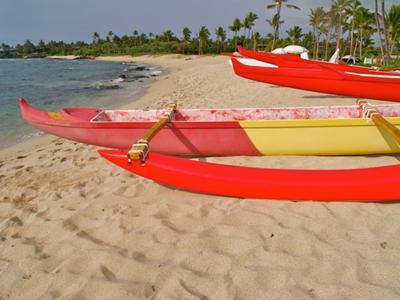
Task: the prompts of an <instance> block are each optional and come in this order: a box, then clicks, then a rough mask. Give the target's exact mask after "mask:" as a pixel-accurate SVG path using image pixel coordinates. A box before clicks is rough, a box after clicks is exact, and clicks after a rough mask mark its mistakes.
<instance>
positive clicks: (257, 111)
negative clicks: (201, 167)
mask: <svg viewBox="0 0 400 300" xmlns="http://www.w3.org/2000/svg"><path fill="white" fill-rule="evenodd" d="M374 107H376V109H377V110H378V111H379V112H381V113H382V114H383V115H384V116H385V117H399V116H400V104H399V105H396V104H395V105H393V104H391V105H376V106H374ZM165 111H166V110H104V111H101V112H100V113H99V114H97V115H96V116H95V117H94V118H93V119H92V120H91V122H92V123H99V122H154V121H157V120H158V119H160V118H161V116H162V115H163V113H164V112H165ZM363 117H364V116H363V111H362V109H361V108H360V107H359V106H356V105H354V106H319V107H293V108H239V109H182V110H178V111H177V112H176V113H175V115H174V120H175V121H183V122H201V121H205V122H210V121H216V122H218V121H256V120H317V119H351V118H363Z"/></svg>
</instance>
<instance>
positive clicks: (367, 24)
mask: <svg viewBox="0 0 400 300" xmlns="http://www.w3.org/2000/svg"><path fill="white" fill-rule="evenodd" d="M374 21H375V18H374V14H373V13H372V12H371V11H370V10H369V9H367V8H365V7H360V8H358V9H357V11H356V13H355V15H354V24H355V27H356V28H357V30H358V34H357V36H358V41H357V44H358V45H359V49H360V52H359V54H360V58H362V57H363V48H364V47H365V46H366V43H365V41H366V38H367V39H368V38H369V36H370V35H371V33H372V30H373V28H372V26H371V25H372V24H374ZM356 49H357V45H356V47H355V49H354V50H356ZM351 54H353V53H351ZM353 55H355V51H354V54H353Z"/></svg>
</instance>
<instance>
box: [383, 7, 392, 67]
mask: <svg viewBox="0 0 400 300" xmlns="http://www.w3.org/2000/svg"><path fill="white" fill-rule="evenodd" d="M381 10H382V27H383V35H384V37H385V51H386V53H385V54H386V59H385V61H386V63H387V64H389V63H390V52H389V33H388V30H387V26H386V10H385V0H381Z"/></svg>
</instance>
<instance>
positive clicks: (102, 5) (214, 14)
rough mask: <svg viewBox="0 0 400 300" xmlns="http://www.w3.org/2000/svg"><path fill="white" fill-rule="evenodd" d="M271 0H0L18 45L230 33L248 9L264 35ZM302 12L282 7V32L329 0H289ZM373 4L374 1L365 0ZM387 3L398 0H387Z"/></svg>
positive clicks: (8, 35) (8, 39) (1, 14)
mask: <svg viewBox="0 0 400 300" xmlns="http://www.w3.org/2000/svg"><path fill="white" fill-rule="evenodd" d="M273 2H274V1H272V0H144V1H143V0H113V1H110V0H0V4H1V5H0V43H2V42H4V43H7V44H11V45H15V44H17V43H23V42H25V40H27V39H30V40H31V41H33V42H35V43H37V42H38V41H39V40H40V39H42V40H44V41H46V42H48V41H50V40H64V41H67V42H71V41H78V40H82V41H90V40H91V39H92V35H93V32H95V31H96V32H98V33H99V34H100V35H101V36H103V37H104V36H105V35H106V34H107V33H108V31H110V30H112V31H113V32H114V33H115V34H118V35H123V34H129V35H130V34H132V32H133V30H135V29H136V30H138V31H139V32H140V33H149V32H153V33H155V34H159V33H162V32H164V31H166V30H172V31H173V32H174V33H175V34H176V35H177V36H181V32H182V28H183V27H185V26H188V27H189V28H190V29H191V30H192V32H194V33H195V32H196V31H198V30H199V28H200V27H201V26H203V25H205V26H207V27H208V28H209V29H210V32H212V33H214V31H215V28H216V27H217V26H223V27H224V28H225V29H226V30H227V31H228V32H229V30H228V26H229V25H231V23H232V21H233V19H234V18H236V17H238V18H240V19H243V18H244V17H245V16H246V14H247V13H248V12H250V11H252V12H255V13H256V14H257V15H258V16H259V20H257V22H256V26H255V30H257V31H259V32H260V33H261V34H262V35H263V36H265V35H266V34H267V33H269V32H271V28H270V26H269V25H268V24H267V23H266V21H265V20H266V19H270V18H271V17H272V15H273V13H274V11H271V10H270V11H267V10H266V8H265V7H266V5H267V4H270V3H273ZM289 3H292V4H295V5H297V6H299V7H301V8H302V10H301V11H297V10H294V9H284V10H283V12H282V18H283V19H284V20H285V24H284V26H283V32H284V31H285V30H286V29H288V28H290V27H292V26H293V25H299V26H301V27H303V28H304V29H305V30H308V29H309V25H308V14H309V12H310V8H313V7H316V6H323V7H326V8H328V7H330V3H331V1H330V0H290V1H289ZM363 3H364V4H366V5H367V6H370V7H371V3H373V1H371V0H369V1H363ZM386 3H387V4H386V5H387V7H390V5H391V4H393V3H399V0H391V1H390V0H387V1H386Z"/></svg>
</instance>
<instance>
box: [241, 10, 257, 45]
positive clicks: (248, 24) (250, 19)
mask: <svg viewBox="0 0 400 300" xmlns="http://www.w3.org/2000/svg"><path fill="white" fill-rule="evenodd" d="M257 19H258V16H257V14H255V13H253V12H249V13H248V14H247V16H246V17H245V18H244V20H243V24H242V25H243V28H244V36H245V40H246V39H247V40H249V39H250V34H251V29H252V28H253V26H254V23H255V21H256V20H257ZM246 31H247V35H246Z"/></svg>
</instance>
